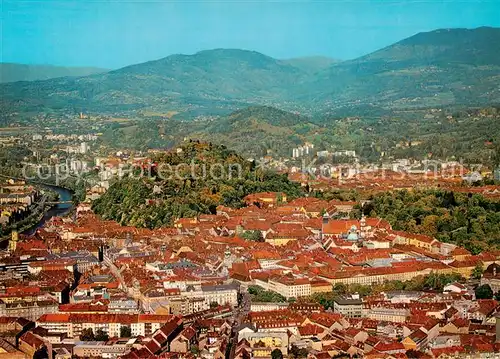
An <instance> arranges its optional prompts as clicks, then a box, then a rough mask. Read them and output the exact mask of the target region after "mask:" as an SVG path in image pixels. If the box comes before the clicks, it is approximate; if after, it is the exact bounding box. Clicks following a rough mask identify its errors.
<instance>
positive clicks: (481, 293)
mask: <svg viewBox="0 0 500 359" xmlns="http://www.w3.org/2000/svg"><path fill="white" fill-rule="evenodd" d="M475 292H476V299H492V298H493V290H491V287H490V286H489V285H488V284H483V285H480V286H479V287H477V288H476V291H475Z"/></svg>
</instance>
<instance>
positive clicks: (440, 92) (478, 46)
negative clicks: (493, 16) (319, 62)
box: [301, 27, 500, 108]
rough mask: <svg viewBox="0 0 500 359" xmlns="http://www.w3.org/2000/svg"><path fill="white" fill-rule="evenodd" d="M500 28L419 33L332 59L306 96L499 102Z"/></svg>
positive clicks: (374, 101)
mask: <svg viewBox="0 0 500 359" xmlns="http://www.w3.org/2000/svg"><path fill="white" fill-rule="evenodd" d="M499 53H500V29H499V28H490V27H482V28H478V29H473V30H469V29H442V30H435V31H431V32H426V33H419V34H417V35H415V36H412V37H410V38H408V39H405V40H402V41H400V42H398V43H396V44H394V45H391V46H388V47H386V48H384V49H381V50H378V51H376V52H374V53H371V54H368V55H366V56H363V57H360V58H358V59H354V60H350V61H344V62H341V63H339V64H334V65H333V66H331V67H330V68H328V69H327V70H325V71H323V72H322V73H321V74H319V75H318V76H317V78H316V79H315V80H314V81H312V82H311V83H310V84H308V89H309V91H308V93H307V95H306V96H303V97H302V98H301V100H302V101H307V102H309V101H313V102H315V103H319V104H322V105H324V104H325V103H326V104H327V105H328V106H330V107H332V108H338V107H346V106H351V107H357V106H366V105H373V106H381V107H385V108H407V107H433V106H448V105H483V104H489V103H498V102H499V101H500V90H499V86H498V83H499V82H500V57H499V56H498V54H499Z"/></svg>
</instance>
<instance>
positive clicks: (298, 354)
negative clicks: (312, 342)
mask: <svg viewBox="0 0 500 359" xmlns="http://www.w3.org/2000/svg"><path fill="white" fill-rule="evenodd" d="M307 354H308V352H307V349H305V348H300V349H299V347H298V346H296V345H294V344H292V348H291V349H290V356H291V357H293V358H295V359H302V358H307Z"/></svg>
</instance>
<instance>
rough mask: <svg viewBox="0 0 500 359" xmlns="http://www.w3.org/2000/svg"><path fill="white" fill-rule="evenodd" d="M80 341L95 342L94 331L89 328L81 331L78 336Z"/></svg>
mask: <svg viewBox="0 0 500 359" xmlns="http://www.w3.org/2000/svg"><path fill="white" fill-rule="evenodd" d="M80 340H81V341H83V342H91V341H94V340H95V336H94V331H93V330H92V329H91V328H88V329H83V330H82V333H81V334H80Z"/></svg>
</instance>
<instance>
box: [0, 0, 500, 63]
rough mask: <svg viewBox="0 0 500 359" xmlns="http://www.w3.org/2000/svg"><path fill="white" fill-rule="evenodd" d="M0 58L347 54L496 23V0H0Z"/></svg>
mask: <svg viewBox="0 0 500 359" xmlns="http://www.w3.org/2000/svg"><path fill="white" fill-rule="evenodd" d="M0 6H1V7H2V10H1V11H2V17H1V25H2V27H1V44H0V46H1V58H0V61H1V62H20V63H30V64H53V65H66V66H99V67H106V68H117V67H121V66H125V65H129V64H133V63H138V62H144V61H148V60H154V59H158V58H161V57H165V56H168V55H170V54H174V53H186V54H192V53H194V52H197V51H199V50H204V49H212V48H241V49H249V50H256V51H259V52H262V53H264V54H266V55H270V56H273V57H277V58H289V57H296V56H308V55H324V56H330V57H334V58H339V59H350V58H354V57H357V56H360V55H364V54H366V53H369V52H371V51H373V50H376V49H379V48H381V47H384V46H387V45H390V44H391V43H394V42H396V41H399V40H401V39H403V38H405V37H408V36H411V35H413V34H415V33H418V32H420V31H430V30H434V29H437V28H450V27H468V28H471V27H479V26H496V27H499V26H500V0H495V1H493V0H490V1H480V0H476V1H474V0H469V1H455V0H449V1H439V0H428V1H409V0H408V1H385V0H371V1H368V0H366V1H363V0H351V1H340V0H338V1H337V0H331V1H328V0H324V1H251V0H250V1H238V0H233V1H208V0H207V1H186V0H185V1H161V0H156V1H146V0H134V1H118V0H115V1H111V0H100V1H93V0H79V1H72V0H60V1H49V0H35V1H33V0H32V1H27V0H0Z"/></svg>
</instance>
